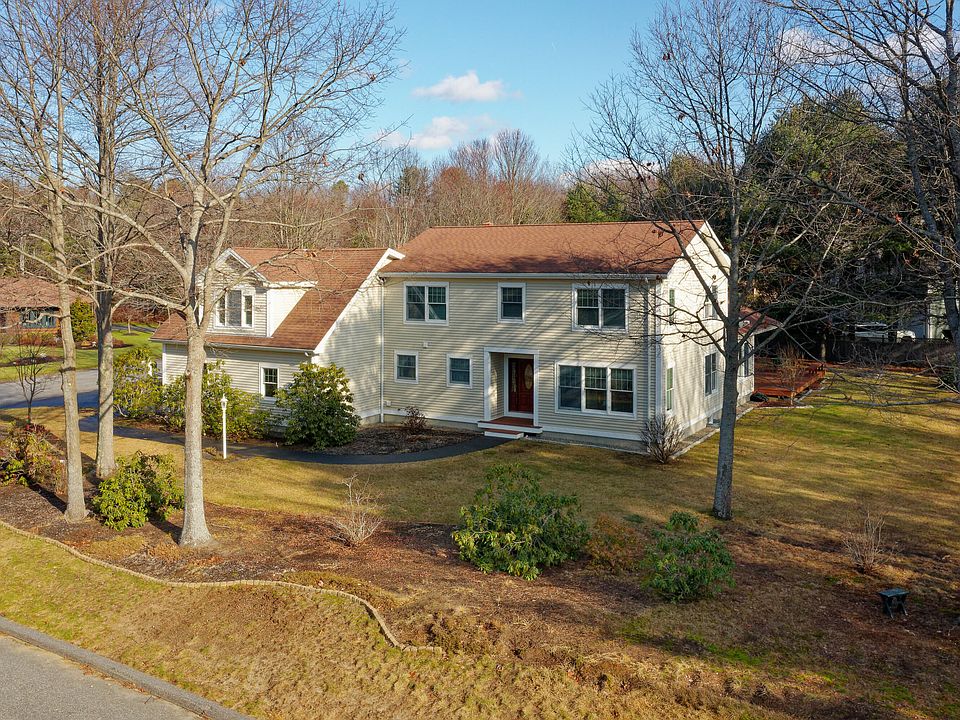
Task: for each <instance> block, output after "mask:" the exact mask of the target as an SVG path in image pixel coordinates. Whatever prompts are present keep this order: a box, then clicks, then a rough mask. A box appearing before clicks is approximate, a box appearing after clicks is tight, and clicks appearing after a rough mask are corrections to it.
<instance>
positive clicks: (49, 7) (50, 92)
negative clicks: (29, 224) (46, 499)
mask: <svg viewBox="0 0 960 720" xmlns="http://www.w3.org/2000/svg"><path fill="white" fill-rule="evenodd" d="M73 10H74V8H73V6H72V5H71V4H70V3H65V2H60V0H47V1H44V2H39V3H36V2H31V3H27V2H24V0H4V2H3V4H2V5H0V146H2V148H3V153H0V155H2V156H3V158H2V160H0V162H2V163H3V166H4V169H5V170H6V171H7V172H8V173H9V175H10V176H11V177H14V178H17V179H18V181H19V182H20V183H23V184H24V185H26V186H28V187H30V188H31V190H32V191H31V192H29V193H27V194H26V195H25V196H23V195H21V194H20V193H19V188H16V187H11V189H13V192H12V193H11V197H9V198H8V201H9V202H10V204H12V205H16V206H17V207H18V209H21V210H24V211H27V212H31V213H33V214H35V215H37V216H38V217H39V218H41V219H42V220H43V223H44V233H43V235H42V236H41V237H38V238H36V239H37V240H39V241H42V242H44V243H45V244H46V245H47V247H48V249H49V256H48V257H49V261H48V263H47V266H48V268H49V269H50V270H51V272H52V275H53V278H54V279H55V281H56V284H57V291H58V296H59V318H60V339H61V346H62V349H63V362H62V365H61V370H60V372H61V377H62V383H63V407H64V425H65V427H64V443H65V445H66V469H67V509H66V512H65V517H66V518H67V520H69V521H78V520H81V519H83V518H84V517H85V516H86V508H85V506H84V499H83V466H82V459H81V455H80V426H79V421H80V413H79V409H78V407H77V367H76V365H77V352H76V343H75V342H74V338H73V327H72V322H71V319H70V303H71V301H72V299H73V296H72V293H71V290H70V288H69V286H68V278H69V277H70V275H71V270H72V266H71V260H70V251H69V248H68V245H67V234H66V229H65V228H66V224H65V210H64V206H65V195H66V193H67V187H66V186H67V178H68V164H69V159H68V156H67V118H68V107H69V105H70V103H71V101H72V99H73V98H72V97H71V95H70V88H69V85H68V84H67V82H66V70H67V58H68V48H67V37H68V34H67V26H68V23H69V19H70V16H71V13H72V12H73ZM24 197H26V198H27V199H28V200H29V201H30V202H29V203H28V204H26V205H21V200H22V199H23V198H24Z"/></svg>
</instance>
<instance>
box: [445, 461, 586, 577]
mask: <svg viewBox="0 0 960 720" xmlns="http://www.w3.org/2000/svg"><path fill="white" fill-rule="evenodd" d="M579 510H580V502H579V500H577V498H576V496H575V495H557V494H554V493H549V492H544V491H543V489H542V488H541V487H540V484H539V482H537V479H536V478H535V476H534V475H533V473H532V472H531V471H530V470H528V469H527V468H525V467H523V466H522V465H494V466H492V467H490V468H489V469H488V470H487V472H486V482H485V483H484V485H483V487H481V488H480V489H479V490H478V491H477V494H476V496H475V497H474V502H473V505H470V506H469V507H462V508H460V520H461V526H460V528H458V529H457V530H456V531H455V532H454V533H453V539H454V542H456V544H457V547H458V548H459V549H460V557H461V558H463V559H464V560H467V561H468V562H471V563H473V564H474V565H476V566H477V567H478V568H480V570H482V571H483V572H492V571H494V570H499V571H501V572H506V573H509V574H511V575H516V576H517V577H521V578H523V579H525V580H533V579H534V578H536V577H537V576H538V575H539V574H540V569H541V568H544V567H549V566H551V565H558V564H560V563H562V562H563V561H565V560H568V559H570V558H572V557H574V556H575V555H577V554H578V553H579V552H580V551H581V550H582V549H583V546H584V544H585V543H586V541H587V526H586V523H585V522H583V521H582V520H581V519H580V518H579V517H578V513H579Z"/></svg>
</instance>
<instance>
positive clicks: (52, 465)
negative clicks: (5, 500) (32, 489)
mask: <svg viewBox="0 0 960 720" xmlns="http://www.w3.org/2000/svg"><path fill="white" fill-rule="evenodd" d="M62 456H63V453H62V452H61V450H60V447H59V446H58V445H57V444H56V443H55V442H54V435H53V434H52V433H51V432H50V431H49V430H47V429H46V428H45V427H43V425H14V426H13V427H11V429H10V432H9V433H7V435H6V436H5V437H4V438H3V440H2V441H0V485H7V484H10V483H22V484H24V485H27V484H30V485H37V486H39V487H42V488H43V489H44V490H47V491H49V492H61V491H62V490H63V489H64V487H65V479H64V469H63V462H62Z"/></svg>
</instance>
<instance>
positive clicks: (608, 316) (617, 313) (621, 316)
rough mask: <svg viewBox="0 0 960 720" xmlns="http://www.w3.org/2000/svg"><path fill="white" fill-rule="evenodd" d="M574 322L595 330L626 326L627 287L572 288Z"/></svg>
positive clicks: (616, 328)
mask: <svg viewBox="0 0 960 720" xmlns="http://www.w3.org/2000/svg"><path fill="white" fill-rule="evenodd" d="M574 306H575V307H574V313H575V317H574V324H575V325H576V326H577V327H581V328H590V329H596V330H624V329H626V327H627V289H626V288H623V287H605V288H594V287H578V288H574Z"/></svg>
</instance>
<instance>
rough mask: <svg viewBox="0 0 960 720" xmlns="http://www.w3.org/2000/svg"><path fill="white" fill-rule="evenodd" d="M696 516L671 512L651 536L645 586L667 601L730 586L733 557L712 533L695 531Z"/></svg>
mask: <svg viewBox="0 0 960 720" xmlns="http://www.w3.org/2000/svg"><path fill="white" fill-rule="evenodd" d="M699 525H700V522H699V520H697V518H696V516H695V515H693V514H691V513H687V512H675V513H673V514H672V515H671V516H670V519H669V520H668V521H667V524H666V525H665V526H664V527H663V529H661V530H657V531H656V532H655V533H654V536H655V538H656V540H655V542H654V544H653V546H652V547H651V548H650V550H649V551H648V553H647V562H648V564H649V567H650V571H651V572H650V577H649V578H648V580H647V583H648V584H649V586H650V587H652V588H653V589H654V590H656V591H657V592H658V593H660V595H662V596H663V597H664V598H666V599H667V600H670V601H671V602H690V601H693V600H699V599H700V598H704V597H709V596H711V595H715V594H716V593H718V592H719V591H720V590H721V589H722V588H724V587H732V586H733V558H732V557H731V556H730V552H729V551H728V550H727V546H726V544H725V543H724V542H723V539H722V538H721V537H720V535H719V533H717V531H716V530H705V531H701V530H700V529H699Z"/></svg>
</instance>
